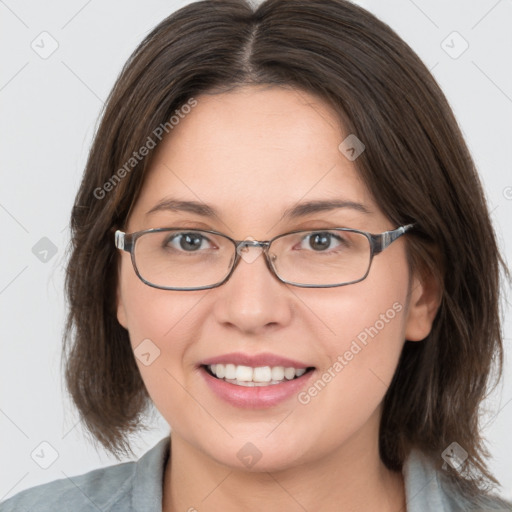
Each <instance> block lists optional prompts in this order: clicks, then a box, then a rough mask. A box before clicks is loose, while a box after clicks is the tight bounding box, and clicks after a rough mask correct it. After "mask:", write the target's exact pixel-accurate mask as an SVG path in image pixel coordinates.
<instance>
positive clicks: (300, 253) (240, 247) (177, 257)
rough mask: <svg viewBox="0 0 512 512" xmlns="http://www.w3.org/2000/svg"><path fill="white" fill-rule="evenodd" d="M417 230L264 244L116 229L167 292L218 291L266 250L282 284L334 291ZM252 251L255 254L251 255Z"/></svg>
mask: <svg viewBox="0 0 512 512" xmlns="http://www.w3.org/2000/svg"><path fill="white" fill-rule="evenodd" d="M413 226H414V225H413V224H407V225H405V226H400V227H399V228H397V229H394V230H392V231H385V232H384V233H381V234H378V235H374V234H371V233H367V232H365V231H359V230H357V229H348V228H333V229H315V230H309V231H293V232H290V233H284V234H282V235H278V236H276V237H274V238H272V239H271V240H268V241H264V242H259V241H257V240H252V239H250V238H248V239H246V240H233V239H232V238H230V237H229V236H227V235H224V234H223V233H219V232H217V231H207V230H206V231H204V230H196V229H183V228H157V229H147V230H145V231H138V232H135V233H130V234H126V233H124V232H123V231H119V230H117V231H116V233H115V245H116V247H117V248H118V249H120V250H122V251H126V252H129V253H130V254H131V260H132V264H133V268H134V270H135V273H136V274H137V276H138V277H139V278H140V279H141V281H143V282H144V283H146V284H147V285H148V286H152V287H154V288H160V289H162V290H183V291H185V290H204V289H208V288H215V287H217V286H220V285H221V284H223V283H225V282H226V281H227V280H228V279H229V278H230V277H231V275H232V274H233V272H234V270H235V268H236V266H237V265H238V263H239V262H240V260H241V259H244V260H245V261H246V262H247V263H252V261H254V260H255V259H256V258H257V257H258V256H259V254H260V253H261V252H262V253H263V254H264V256H265V260H266V264H267V267H268V268H269V270H270V271H271V272H272V273H273V274H274V275H275V276H276V277H277V278H278V279H279V280H280V281H281V282H283V283H286V284H290V285H293V286H299V287H302V288H332V287H335V286H345V285H347V284H354V283H358V282H359V281H362V280H363V279H365V278H366V276H367V275H368V273H369V271H370V266H371V263H372V260H373V257H374V256H375V255H376V254H379V253H381V252H382V251H383V250H384V249H386V247H389V245H390V244H392V243H393V242H394V241H395V240H397V239H398V238H399V237H401V236H402V235H403V234H404V233H405V232H407V231H408V230H409V229H411V228H412V227H413ZM250 248H255V249H256V250H255V251H253V252H252V253H251V251H250Z"/></svg>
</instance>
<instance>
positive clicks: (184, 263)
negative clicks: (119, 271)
mask: <svg viewBox="0 0 512 512" xmlns="http://www.w3.org/2000/svg"><path fill="white" fill-rule="evenodd" d="M234 255H235V247H234V245H233V243H232V242H231V241H230V240H229V239H228V238H225V237H223V236H221V235H216V234H214V233H208V232H205V231H197V230H173V231H153V232H149V233H144V234H143V235H142V236H140V237H139V238H138V239H137V241H136V243H135V252H134V257H135V265H136V267H137V270H138V272H139V274H140V276H141V277H142V279H144V280H145V281H147V282H148V283H151V284H153V285H155V286H159V287H164V288H202V287H207V286H211V285H214V284H217V283H219V282H221V281H223V280H224V278H225V277H226V276H227V274H228V272H229V270H230V268H231V265H232V262H233V258H234Z"/></svg>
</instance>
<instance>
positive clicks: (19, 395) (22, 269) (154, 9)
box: [0, 0, 512, 500]
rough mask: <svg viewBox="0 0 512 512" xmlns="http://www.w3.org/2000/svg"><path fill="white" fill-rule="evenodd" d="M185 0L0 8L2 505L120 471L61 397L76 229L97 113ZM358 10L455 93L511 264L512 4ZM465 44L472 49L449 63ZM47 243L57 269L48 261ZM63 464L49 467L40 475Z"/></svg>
mask: <svg viewBox="0 0 512 512" xmlns="http://www.w3.org/2000/svg"><path fill="white" fill-rule="evenodd" d="M187 3H189V2H188V1H167V2H164V1H158V0H149V1H145V2H135V1H133V0H130V1H124V2H120V1H117V2H116V1H113V0H107V1H99V0H89V1H84V0H72V1H70V0H68V1H64V0H54V1H45V2H35V1H23V0H5V1H1V0H0V49H1V50H0V51H1V55H2V68H1V69H2V72H1V74H0V103H1V108H2V115H1V116H0V125H1V136H0V144H1V150H0V159H1V162H0V172H1V173H2V175H1V181H0V183H1V188H0V222H1V229H2V242H1V262H2V264H1V267H0V314H1V319H0V329H1V333H2V356H1V358H0V365H1V368H0V375H1V379H2V383H1V395H0V432H1V434H2V435H1V443H0V460H1V461H2V464H1V465H0V466H1V469H0V475H1V479H0V500H2V499H4V498H6V497H9V496H12V495H13V494H14V493H16V492H19V491H21V490H22V489H25V488H27V487H31V486H33V485H36V484H40V483H44V482H47V481H50V480H54V479H57V478H65V476H71V475H75V474H79V473H83V472H86V471H89V470H91V469H93V468H96V467H99V466H104V465H109V464H112V463H115V462H117V461H116V460H115V459H113V458H109V457H108V456H107V455H106V454H105V453H103V452H100V453H96V452H95V450H94V449H93V447H92V446H91V445H90V444H88V443H87V442H86V440H85V438H84V436H83V432H82V430H81V425H80V423H79V422H78V418H77V415H76V413H75V411H74V410H73V408H72V407H71V406H70V404H69V403H68V402H67V401H65V400H64V398H63V393H62V387H61V386H62V384H61V382H62V381H61V375H60V343H61V341H60V340H61V333H62V326H63V324H64V314H65V305H64V299H63V291H62V288H63V264H64V262H65V248H66V245H67V242H68V233H67V223H68V219H69V214H70V210H71V205H72V202H73V198H74V195H75V193H76V190H77V187H78V184H79V180H80V177H81V173H82V170H83V168H84V165H85V161H86V156H87V151H88V148H89V145H90V142H91V139H92V136H93V133H94V129H95V126H96V121H97V118H98V114H99V111H100V108H101V106H102V103H103V101H104V100H105V99H106V97H107V95H108V93H109V91H110V89H111V87H112V85H113V83H114V80H115V78H116V77H117V74H118V72H119V71H120V69H121V66H122V65H123V63H124V62H125V60H126V59H127V58H128V56H129V55H130V54H131V52H132V51H133V50H134V48H135V47H136V45H137V44H138V43H139V42H140V41H141V39H142V38H143V37H144V36H145V35H146V34H147V33H148V31H149V30H150V29H152V28H153V27H154V26H155V25H156V24H157V23H158V22H160V21H161V20H162V19H163V18H164V17H166V16H167V15H168V14H170V13H171V12H173V11H174V10H176V9H177V8H179V7H181V6H182V5H185V4H187ZM357 3H359V4H360V5H362V6H363V7H366V8H367V9H369V10H370V11H372V12H373V13H375V14H376V15H377V16H378V17H380V18H381V19H382V20H383V21H385V22H387V23H388V24H389V25H391V27H393V28H394V29H395V30H396V31H397V32H398V33H399V34H400V35H401V36H402V37H403V38H404V39H405V40H406V41H407V42H408V43H409V44H410V45H411V46H412V48H413V49H414V50H415V51H416V52H417V53H418V54H419V55H420V57H421V58H422V59H423V61H424V62H425V63H426V65H427V66H428V67H429V68H430V69H431V70H432V72H433V74H434V75H435V77H436V79H437V80H438V82H439V84H440V85H441V87H442V88H443V90H444V91H445V93H446V95H447V97H448V99H449V101H450V102H451V105H452V107H453V109H454V111H455V114H456V116H457V118H458V120H459V122H460V124H461V126H462V129H463V132H464V134H465V136H466V138H467V141H468V143H469V146H470V148H471V150H472V153H473V156H474V158H475V160H476V162H477V165H478V167H479V170H480V173H481V176H482V179H483V182H484V186H485V189H486V193H487V195H488V199H489V204H490V209H491V210H492V217H493V220H494V223H495V227H496V230H497V233H498V237H499V239H500V243H501V245H502V247H503V250H504V252H505V254H506V255H507V259H508V260H509V261H510V260H511V258H510V254H511V251H512V245H511V242H510V240H511V238H512V226H511V222H510V219H511V218H512V172H511V164H510V162H511V161H512V151H511V146H512V143H511V135H512V130H511V128H512V116H511V114H512V68H511V63H512V60H511V56H512V31H511V30H510V27H511V26H512V2H511V1H510V0H500V1H497V0H480V1H468V0H450V1H446V0H435V1H427V0H415V1H413V0H385V1H382V0H380V1H379V0H361V1H359V2H357ZM43 31H46V32H48V33H49V34H50V35H51V38H53V39H54V40H55V41H57V43H58V48H57V49H56V51H55V52H54V53H53V54H52V55H50V56H48V57H47V58H46V59H43V58H41V56H40V55H39V54H38V53H36V51H34V50H33V49H32V47H31V44H33V45H34V46H35V47H36V48H37V49H38V51H39V53H42V52H45V51H46V52H48V51H49V50H50V49H51V44H52V40H51V38H50V37H49V36H45V35H43V36H40V34H41V33H42V32H43ZM454 31H456V32H458V33H459V34H460V36H461V37H462V38H463V39H461V37H459V36H458V35H453V34H452V33H453V32H454ZM41 40H42V41H41ZM464 40H465V41H467V43H468V44H469V47H468V49H467V50H466V51H465V52H464V53H462V54H461V55H460V56H458V57H457V58H453V57H455V56H457V55H458V54H459V53H460V52H461V50H462V49H463V48H464V46H465V43H464ZM33 41H34V43H32V42H33ZM443 41H445V42H444V43H443ZM53 44H55V43H53ZM37 45H38V46H37ZM447 52H448V53H447ZM449 53H451V56H450V55H449ZM44 56H46V55H44ZM43 237H47V238H48V239H49V240H50V241H51V244H53V245H54V246H55V249H56V251H57V252H56V254H55V255H52V252H51V244H49V242H48V241H43V242H40V240H41V238H43ZM38 243H39V244H40V245H36V244H38ZM41 244H42V245H41ZM34 246H36V250H35V252H36V253H37V254H34V252H33V250H32V248H33V247H34ZM41 247H42V249H41ZM48 247H50V250H49V252H48V253H47V254H46V258H47V259H48V261H46V262H44V261H41V259H40V258H44V257H45V253H44V252H41V251H42V250H44V249H45V248H46V249H48ZM37 248H39V250H37ZM504 311H505V316H506V323H505V336H506V350H507V363H506V368H505V375H506V377H505V381H504V383H503V384H502V385H501V386H500V387H499V388H498V389H497V391H496V392H495V393H494V394H493V395H492V396H491V397H490V399H489V401H488V407H489V410H490V412H489V417H490V418H491V417H493V416H495V419H494V420H493V421H492V422H490V423H489V425H488V426H487V428H486V429H485V431H484V435H485V436H486V438H487V439H488V447H489V449H490V452H491V454H492V461H491V468H492V470H493V471H494V472H495V474H496V476H497V477H498V479H499V480H501V482H502V484H503V495H505V496H507V497H509V498H511V497H512V462H511V457H512V437H511V435H510V427H511V426H512V378H511V376H512V362H511V354H512V346H511V345H512V343H511V336H512V326H511V317H512V315H511V311H510V307H509V306H507V305H506V304H504ZM167 433H168V427H167V424H166V423H165V421H164V420H163V419H162V418H160V419H159V421H158V422H157V424H156V425H155V429H154V431H152V432H150V433H147V434H144V435H143V436H141V437H140V438H138V439H137V440H136V443H135V445H134V446H135V449H136V452H137V454H138V455H140V454H142V453H143V452H145V451H146V450H147V449H148V448H149V447H151V446H152V445H153V444H154V443H155V442H156V441H157V440H159V439H160V438H162V437H163V436H165V435H166V434H167ZM454 441H456V440H454ZM42 442H46V443H49V444H50V445H51V448H50V447H49V446H48V445H41V443H42ZM53 450H55V452H54V451H53ZM31 454H33V458H32V457H31ZM55 457H56V460H55V461H54V462H53V463H52V464H51V465H50V467H49V468H48V469H43V468H42V467H40V466H41V465H47V464H49V463H51V462H52V461H53V458H55Z"/></svg>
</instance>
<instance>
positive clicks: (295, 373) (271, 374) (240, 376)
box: [206, 363, 312, 387]
mask: <svg viewBox="0 0 512 512" xmlns="http://www.w3.org/2000/svg"><path fill="white" fill-rule="evenodd" d="M309 370H312V368H294V367H284V366H257V367H251V366H244V365H235V364H231V363H227V364H222V363H218V364H211V365H207V366H206V371H207V372H208V373H209V374H210V375H212V376H213V377H215V378H217V379H221V380H224V381H225V382H229V383H230V384H234V385H236V386H245V387H256V386H273V385H277V384H282V383H284V382H287V381H290V380H294V379H297V378H299V377H302V376H303V375H304V374H305V373H306V372H307V371H309Z"/></svg>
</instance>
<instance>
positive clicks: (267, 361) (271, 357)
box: [200, 352, 312, 369]
mask: <svg viewBox="0 0 512 512" xmlns="http://www.w3.org/2000/svg"><path fill="white" fill-rule="evenodd" d="M200 364H201V365H204V366H209V365H212V364H235V365H242V366H252V367H253V368H256V367H259V366H284V367H285V368H295V369H300V368H304V369H306V368H311V367H312V365H308V364H305V363H303V362H301V361H296V360H294V359H289V358H288V357H282V356H279V355H277V354H270V353H265V352H264V353H261V354H252V355H251V354H244V353H242V352H232V353H230V354H223V355H221V356H216V357H211V358H209V359H205V360H204V361H201V363H200Z"/></svg>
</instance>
